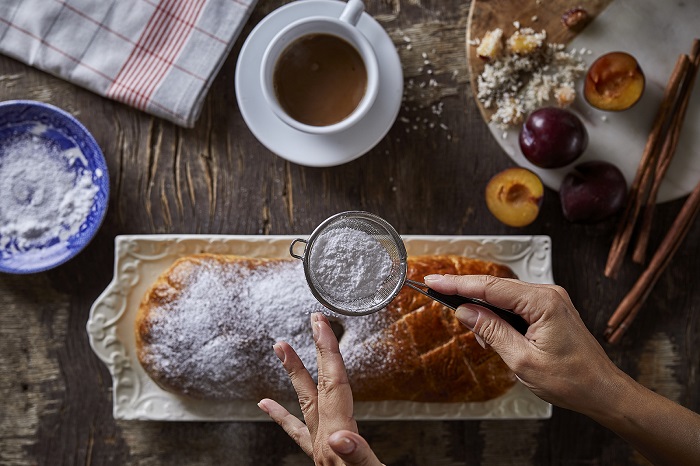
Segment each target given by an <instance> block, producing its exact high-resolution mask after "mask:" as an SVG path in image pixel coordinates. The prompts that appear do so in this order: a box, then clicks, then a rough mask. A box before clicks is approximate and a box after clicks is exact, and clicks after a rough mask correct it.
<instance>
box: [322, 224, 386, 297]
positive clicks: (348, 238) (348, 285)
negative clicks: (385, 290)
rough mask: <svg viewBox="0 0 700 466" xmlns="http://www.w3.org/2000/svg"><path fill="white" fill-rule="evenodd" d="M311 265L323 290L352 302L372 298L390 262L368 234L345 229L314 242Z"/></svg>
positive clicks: (329, 232)
mask: <svg viewBox="0 0 700 466" xmlns="http://www.w3.org/2000/svg"><path fill="white" fill-rule="evenodd" d="M310 266H311V270H312V273H313V276H314V277H315V279H316V281H317V282H318V284H319V285H320V286H321V287H322V288H323V291H325V292H326V293H328V294H329V295H330V296H331V297H332V298H334V299H337V300H340V301H343V302H351V301H353V300H356V299H360V298H367V297H370V296H372V295H374V294H375V293H376V292H377V291H378V290H379V288H380V287H381V286H382V283H384V281H385V280H386V279H387V277H388V276H389V273H390V272H391V267H392V261H391V257H389V253H388V252H387V251H386V249H385V248H384V247H383V246H382V245H381V243H379V241H377V240H376V239H375V238H373V237H372V236H371V235H369V234H367V233H365V232H363V231H359V230H355V229H354V228H348V227H344V228H335V229H332V230H328V231H325V232H324V233H322V234H321V235H320V236H319V237H318V238H317V239H316V241H315V243H314V246H313V249H312V251H311V257H310Z"/></svg>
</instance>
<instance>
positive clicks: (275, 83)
mask: <svg viewBox="0 0 700 466" xmlns="http://www.w3.org/2000/svg"><path fill="white" fill-rule="evenodd" d="M363 11H364V4H363V3H362V1H361V0H348V2H347V5H346V7H345V9H344V10H343V12H342V14H341V15H340V17H339V18H335V17H328V16H313V17H308V18H302V19H300V20H298V21H295V22H293V23H291V24H290V25H288V26H287V27H285V28H284V29H282V30H281V31H280V32H279V33H277V35H275V37H274V38H273V39H272V41H271V42H270V44H269V45H268V47H267V49H266V50H265V53H264V54H263V59H262V66H261V70H260V73H261V74H260V79H261V83H262V91H263V96H264V97H265V100H266V102H267V104H268V105H269V107H270V108H271V109H272V111H273V112H274V113H275V115H276V116H277V117H278V118H279V119H281V120H282V121H283V122H285V123H286V124H288V125H289V126H291V127H293V128H295V129H297V130H300V131H304V132H307V133H312V134H331V133H336V132H340V131H343V130H346V129H348V128H350V127H351V126H352V125H354V124H356V123H357V122H358V121H360V120H361V119H362V118H363V117H364V116H365V115H366V114H367V112H368V111H369V109H370V108H371V107H372V105H373V104H374V101H375V99H376V97H377V93H378V90H379V74H378V71H379V65H378V64H377V57H376V55H375V52H374V48H373V47H372V45H371V44H370V43H369V41H368V40H367V38H366V37H365V36H364V35H363V33H362V32H361V31H360V30H359V29H358V28H357V26H356V24H357V22H358V21H359V20H360V18H361V16H362V13H363Z"/></svg>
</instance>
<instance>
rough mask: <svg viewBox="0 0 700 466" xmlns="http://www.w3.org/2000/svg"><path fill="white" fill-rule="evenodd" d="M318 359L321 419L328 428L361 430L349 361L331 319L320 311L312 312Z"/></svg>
mask: <svg viewBox="0 0 700 466" xmlns="http://www.w3.org/2000/svg"><path fill="white" fill-rule="evenodd" d="M311 325H312V326H313V333H314V340H315V341H316V352H317V361H318V412H319V422H320V423H321V424H322V425H323V426H324V427H323V428H324V430H325V431H326V432H334V431H336V430H341V429H349V430H352V431H354V432H357V423H356V422H355V419H354V417H353V402H352V390H351V388H350V382H349V380H348V375H347V372H346V371H345V364H344V363H343V358H342V356H341V355H340V350H339V349H338V340H337V338H336V337H335V335H334V334H333V330H332V329H331V327H330V323H329V322H328V319H327V318H326V317H325V316H324V315H323V314H320V313H316V314H313V315H312V316H311Z"/></svg>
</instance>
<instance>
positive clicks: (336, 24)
mask: <svg viewBox="0 0 700 466" xmlns="http://www.w3.org/2000/svg"><path fill="white" fill-rule="evenodd" d="M364 8H365V6H364V4H363V3H362V1H361V0H348V2H347V5H346V6H345V9H344V10H343V12H342V14H341V15H340V17H339V18H333V17H329V16H310V17H308V18H302V19H300V20H297V21H295V22H293V23H291V24H289V25H288V26H286V27H285V28H284V29H282V30H281V31H280V32H279V33H277V34H276V35H275V37H274V38H273V39H272V41H270V44H269V45H268V46H267V49H266V50H265V53H264V54H263V57H262V66H261V68H260V80H261V84H262V92H263V96H264V97H265V101H266V102H267V105H269V106H270V108H271V109H272V111H273V112H274V113H275V115H277V117H278V118H279V119H280V120H282V121H283V122H284V123H286V124H287V125H289V126H291V127H292V128H295V129H297V130H299V131H303V132H305V133H311V134H332V133H338V132H340V131H345V130H346V129H348V128H350V127H351V126H353V125H355V124H356V123H357V122H359V121H360V120H361V119H362V118H363V117H364V116H365V115H366V114H367V112H368V111H369V110H370V108H372V105H373V104H374V101H375V100H376V98H377V93H378V91H379V65H378V64H377V56H376V54H375V52H374V48H373V47H372V44H370V42H369V41H368V40H367V38H366V37H365V36H364V34H362V32H360V30H359V29H358V28H357V26H356V25H357V22H358V21H359V20H360V17H361V16H362V13H363V11H364ZM312 34H330V35H334V36H336V37H340V38H341V39H343V40H345V41H346V42H348V43H349V44H350V45H352V46H353V47H354V48H355V49H356V50H357V52H358V53H359V54H360V57H361V58H362V61H363V62H364V65H365V70H366V72H367V86H366V89H365V94H364V96H363V97H362V99H361V100H360V102H359V103H358V105H357V107H355V110H353V111H352V113H350V115H348V116H347V117H346V118H344V119H343V120H341V121H339V122H338V123H333V124H331V125H326V126H312V125H308V124H305V123H302V122H300V121H298V120H295V119H294V118H292V117H291V116H289V114H287V112H285V110H284V109H283V108H282V106H281V105H280V102H279V100H278V99H277V95H276V93H275V88H274V72H275V66H276V64H277V60H278V59H279V58H280V55H281V54H282V53H283V52H284V51H285V50H286V49H287V47H288V46H289V45H290V44H292V43H293V42H294V41H296V40H297V39H299V38H301V37H304V36H308V35H312Z"/></svg>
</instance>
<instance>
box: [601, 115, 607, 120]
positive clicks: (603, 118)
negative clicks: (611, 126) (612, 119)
mask: <svg viewBox="0 0 700 466" xmlns="http://www.w3.org/2000/svg"><path fill="white" fill-rule="evenodd" d="M600 119H601V120H603V121H608V116H607V115H602V116H601V117H600Z"/></svg>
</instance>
